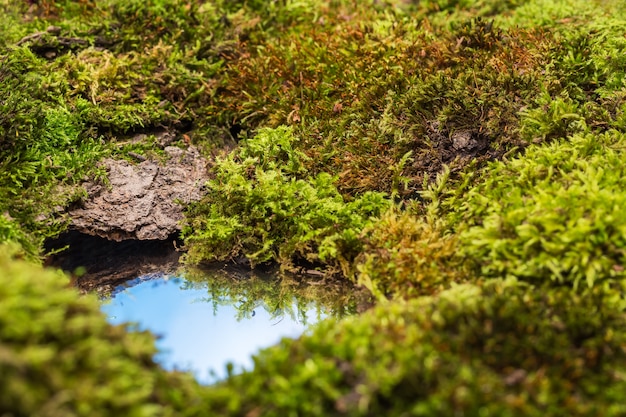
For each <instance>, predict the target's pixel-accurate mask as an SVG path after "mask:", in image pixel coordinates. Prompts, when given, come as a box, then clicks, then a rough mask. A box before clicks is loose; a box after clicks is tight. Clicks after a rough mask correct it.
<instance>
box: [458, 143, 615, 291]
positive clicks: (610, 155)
mask: <svg viewBox="0 0 626 417" xmlns="http://www.w3.org/2000/svg"><path fill="white" fill-rule="evenodd" d="M624 143H625V137H624V135H623V134H621V133H617V132H608V133H606V134H601V135H577V136H574V137H572V138H571V139H570V140H569V141H567V142H561V143H554V144H551V145H549V146H541V147H532V148H529V149H528V150H527V151H526V153H525V155H524V156H522V157H519V158H514V159H511V160H509V161H506V162H499V163H496V164H493V165H492V166H491V167H490V169H489V170H488V171H486V172H485V173H484V175H483V176H482V178H481V180H480V182H479V183H478V184H477V185H476V186H475V187H473V188H471V189H470V190H469V191H468V192H467V193H466V194H464V195H463V197H462V198H463V200H464V204H463V205H462V206H461V208H460V209H459V210H458V211H459V213H460V215H461V216H463V220H464V221H465V222H466V223H465V227H467V229H466V230H464V231H463V232H462V233H461V235H460V240H461V244H460V247H461V248H462V253H463V255H464V256H465V257H466V258H467V259H468V260H471V261H474V264H475V265H476V267H477V268H479V269H480V273H481V274H483V275H484V276H492V277H502V276H515V277H518V278H520V279H525V280H530V281H554V282H555V283H557V284H567V285H570V286H573V287H574V288H577V287H583V286H584V287H587V288H589V287H592V286H594V285H596V284H599V283H600V282H619V281H623V280H624V267H623V265H624V263H625V262H626V258H625V257H624V253H625V250H626V243H625V241H624V234H625V232H626V224H625V223H624V222H623V216H622V215H621V207H622V206H623V204H626V200H624V199H626V195H625V194H624V192H623V190H624V186H625V184H623V178H624V173H623V167H624V163H623V161H624V156H625V155H624V153H623V147H624Z"/></svg>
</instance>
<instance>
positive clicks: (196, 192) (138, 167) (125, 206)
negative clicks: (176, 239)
mask: <svg viewBox="0 0 626 417" xmlns="http://www.w3.org/2000/svg"><path fill="white" fill-rule="evenodd" d="M165 152H166V154H167V155H168V160H167V161H166V162H165V163H164V164H163V163H159V162H157V161H153V160H149V159H147V160H145V161H142V162H141V163H138V164H132V163H130V162H128V161H125V160H115V159H106V160H105V161H104V164H105V165H106V168H107V171H108V179H109V183H110V184H109V185H104V184H102V183H96V182H87V183H86V184H84V186H85V189H86V191H87V194H88V197H87V198H86V199H85V200H84V201H83V202H82V204H81V205H80V207H77V208H74V209H72V210H71V211H70V212H69V215H70V218H71V225H70V229H71V230H76V231H79V232H81V233H86V234H89V235H92V236H100V237H104V238H106V239H109V240H115V241H122V240H125V239H138V240H164V239H167V238H168V237H170V236H171V235H172V234H174V233H176V232H178V231H179V230H180V226H179V222H180V221H181V220H182V218H183V214H182V209H183V206H182V205H181V204H178V203H177V201H180V202H181V203H183V204H186V203H189V202H191V201H195V200H198V199H200V198H201V196H202V194H203V188H204V183H205V182H206V180H207V161H206V159H204V158H203V157H202V156H201V155H200V153H199V152H198V150H197V149H196V148H194V147H189V148H188V149H186V150H184V149H180V148H176V147H173V146H168V147H166V148H165Z"/></svg>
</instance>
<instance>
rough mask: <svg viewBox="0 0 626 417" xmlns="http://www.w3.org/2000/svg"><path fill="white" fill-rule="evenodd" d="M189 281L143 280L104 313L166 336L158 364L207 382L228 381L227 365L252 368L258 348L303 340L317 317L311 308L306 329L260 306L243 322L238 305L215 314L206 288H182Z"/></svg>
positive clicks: (113, 320) (119, 295) (219, 308)
mask: <svg viewBox="0 0 626 417" xmlns="http://www.w3.org/2000/svg"><path fill="white" fill-rule="evenodd" d="M184 283H185V281H184V280H183V279H181V278H169V279H167V278H163V277H162V278H157V279H153V280H149V281H143V282H140V283H139V284H137V285H134V286H131V287H128V288H125V289H124V290H122V291H120V292H118V293H116V294H115V295H114V297H113V298H111V299H109V300H106V301H105V302H104V304H103V306H102V311H103V312H104V313H105V314H106V315H107V317H108V319H109V321H110V322H111V323H113V324H121V323H123V322H135V323H137V324H138V325H139V328H140V329H147V330H150V331H152V332H153V333H155V334H156V335H159V336H161V338H160V339H159V340H158V341H157V346H158V348H159V350H160V353H159V354H158V355H157V357H156V360H157V362H159V363H160V364H161V365H162V366H163V367H164V368H166V369H174V368H176V369H184V370H190V371H192V372H193V373H194V374H195V375H196V378H197V379H198V380H199V381H200V382H202V383H211V382H214V381H215V379H216V377H217V378H218V379H219V378H224V377H225V376H226V368H225V366H226V363H228V362H232V363H233V364H234V365H235V370H238V369H242V368H245V369H251V368H252V359H251V357H252V355H253V354H254V353H256V352H258V350H259V349H261V348H263V347H268V346H271V345H274V344H276V343H277V342H278V341H280V339H281V338H282V337H298V336H299V335H300V334H302V332H303V331H304V330H305V329H306V328H307V327H308V326H309V325H310V324H311V323H313V322H315V321H316V319H317V316H318V313H317V310H316V309H315V306H311V309H310V310H309V311H307V312H305V315H306V321H307V323H306V325H305V324H304V323H302V322H301V321H300V320H298V318H297V317H296V318H295V320H294V318H292V317H291V316H290V315H289V314H285V315H283V316H282V317H278V318H276V317H274V318H272V317H271V315H270V314H269V313H268V312H267V311H265V309H263V308H262V307H259V308H256V309H255V310H254V315H253V316H252V317H250V318H244V319H241V320H239V321H238V320H237V309H236V308H235V307H234V306H233V305H227V303H223V304H219V305H217V309H216V310H214V305H213V303H212V302H211V300H210V299H208V294H207V290H206V288H203V287H201V286H198V284H197V283H194V286H193V288H185V289H182V287H183V285H184ZM294 309H295V307H294ZM300 314H301V313H299V314H298V315H300ZM210 370H213V371H214V372H215V376H212V375H211V373H210Z"/></svg>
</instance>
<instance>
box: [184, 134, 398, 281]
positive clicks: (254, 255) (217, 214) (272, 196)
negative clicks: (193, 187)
mask: <svg viewBox="0 0 626 417" xmlns="http://www.w3.org/2000/svg"><path fill="white" fill-rule="evenodd" d="M294 141H295V138H294V136H293V134H292V132H291V129H289V128H284V127H283V128H278V129H265V130H262V131H260V132H259V133H258V135H257V136H255V137H254V138H252V139H249V140H248V141H246V142H245V143H244V144H242V146H241V148H240V149H238V150H237V151H235V152H233V153H231V154H230V155H229V156H228V157H226V158H225V159H221V160H218V161H217V163H216V167H215V178H214V179H212V180H211V181H209V182H208V184H207V188H208V192H207V196H206V197H205V199H203V201H201V202H199V203H197V204H195V205H193V207H192V208H191V209H190V212H189V213H188V218H189V219H190V220H189V223H188V224H187V226H186V228H185V230H184V235H185V236H186V239H185V242H186V244H187V245H188V247H187V249H188V253H187V255H186V256H187V259H188V261H190V262H196V263H197V262H200V261H203V260H230V259H233V258H235V257H237V256H241V255H243V256H245V257H246V258H247V259H248V260H249V261H250V262H251V263H252V265H254V264H258V263H263V262H268V261H278V262H279V263H281V265H282V266H283V267H286V268H289V267H291V266H292V265H293V264H292V262H293V261H294V260H300V261H306V262H309V263H310V264H313V265H317V264H324V265H326V266H327V267H330V268H332V267H335V268H340V270H341V271H342V272H343V273H344V274H349V272H350V268H351V267H352V261H353V259H354V257H355V256H356V255H357V254H358V253H359V252H360V250H361V241H360V240H359V234H360V232H361V230H362V229H363V228H364V227H365V226H367V225H368V224H370V223H371V222H372V219H373V218H375V217H376V216H378V215H380V213H382V212H383V211H384V210H385V209H387V208H388V207H389V205H390V204H389V201H388V200H386V199H385V196H384V195H383V194H380V193H374V192H369V193H365V194H364V195H362V196H360V197H359V198H356V199H354V200H352V201H345V200H344V198H343V197H342V196H341V194H340V193H339V192H338V191H337V188H336V187H335V186H334V182H335V181H336V179H335V178H333V177H332V176H330V175H328V174H326V173H322V174H318V175H316V176H314V177H313V176H311V177H309V174H308V172H307V171H306V169H305V168H304V162H305V160H306V157H305V156H304V154H302V153H301V152H299V151H297V150H295V149H294V146H293V143H294ZM307 177H308V178H307Z"/></svg>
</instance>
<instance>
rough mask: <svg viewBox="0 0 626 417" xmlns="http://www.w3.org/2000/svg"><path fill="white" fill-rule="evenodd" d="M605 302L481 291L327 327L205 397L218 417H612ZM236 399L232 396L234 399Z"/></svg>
mask: <svg viewBox="0 0 626 417" xmlns="http://www.w3.org/2000/svg"><path fill="white" fill-rule="evenodd" d="M614 301H615V300H614V299H611V298H606V297H603V296H602V293H601V292H598V293H596V294H594V295H592V296H588V297H581V296H577V295H574V294H572V293H571V292H570V291H569V290H567V289H562V288H561V289H550V290H545V289H543V288H533V287H527V286H525V285H520V284H515V283H507V284H503V283H489V284H486V285H484V286H483V287H482V288H480V287H476V286H472V285H462V286H458V287H455V288H453V289H451V290H447V291H444V292H442V293H440V294H439V295H438V296H436V297H426V298H421V299H418V300H413V301H410V302H408V303H393V304H389V305H384V306H379V307H377V308H375V309H374V310H372V311H369V312H367V313H364V314H363V315H362V316H360V317H356V318H353V319H346V320H343V321H341V322H339V323H338V322H334V321H332V320H327V321H325V322H323V323H321V324H320V325H319V326H317V327H316V329H315V330H314V331H313V332H312V333H311V334H309V335H305V336H303V337H302V338H301V339H300V340H297V341H293V340H284V341H283V342H281V344H280V345H279V346H277V347H274V348H270V349H267V350H264V351H263V352H261V353H260V354H259V355H258V356H256V357H255V359H254V360H255V369H254V370H253V371H252V372H250V373H248V374H244V375H241V376H236V377H233V378H231V379H229V380H228V381H226V382H225V383H224V384H222V385H221V386H220V387H216V388H215V389H214V390H213V391H212V394H211V396H213V397H214V398H213V399H212V400H211V404H212V408H211V410H212V411H213V412H215V413H216V414H220V415H244V414H254V415H264V416H282V415H307V416H327V415H349V416H379V415H383V414H384V415H389V416H400V415H407V413H410V414H411V415H417V416H434V415H455V414H459V415H484V416H562V415H570V416H593V415H607V416H618V415H621V414H622V413H624V412H625V411H626V410H625V409H624V405H623V402H622V401H621V398H622V396H623V393H624V392H626V391H625V390H626V380H625V379H624V375H625V372H626V368H624V363H626V362H625V361H624V359H625V355H626V350H625V346H626V344H625V343H626V339H625V335H626V332H625V330H626V328H625V327H624V326H625V325H626V321H625V320H624V319H625V317H624V314H623V312H622V311H621V310H620V308H619V306H617V305H616V304H615V303H614ZM242 393H243V395H242Z"/></svg>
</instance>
